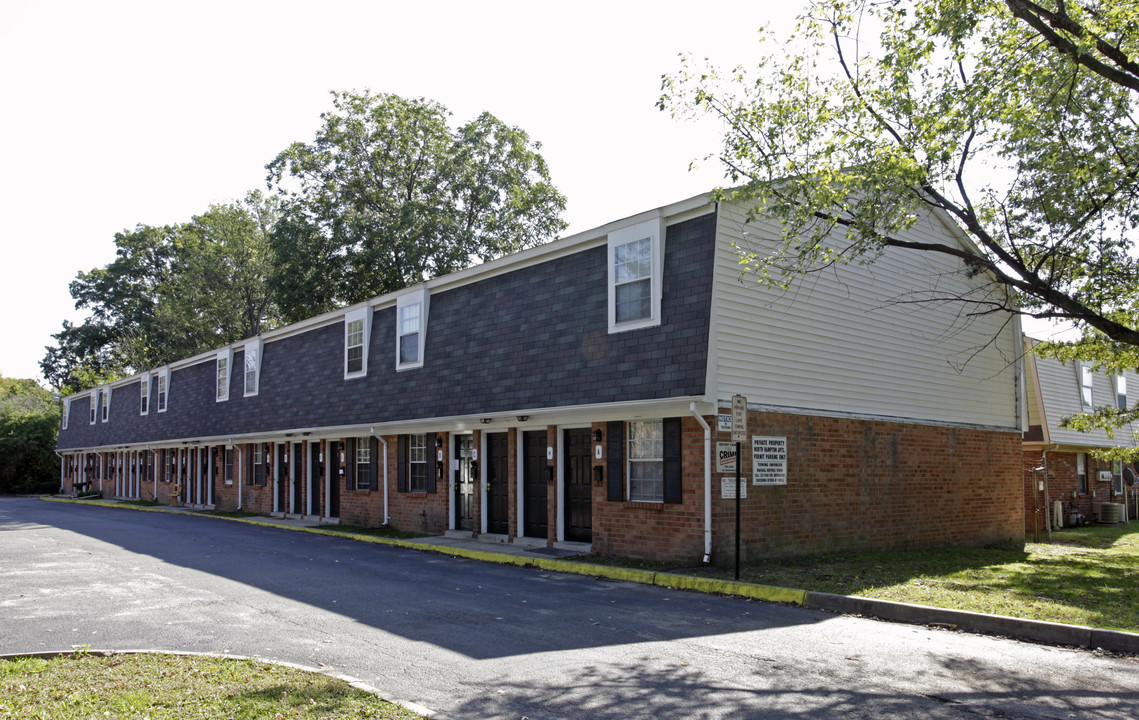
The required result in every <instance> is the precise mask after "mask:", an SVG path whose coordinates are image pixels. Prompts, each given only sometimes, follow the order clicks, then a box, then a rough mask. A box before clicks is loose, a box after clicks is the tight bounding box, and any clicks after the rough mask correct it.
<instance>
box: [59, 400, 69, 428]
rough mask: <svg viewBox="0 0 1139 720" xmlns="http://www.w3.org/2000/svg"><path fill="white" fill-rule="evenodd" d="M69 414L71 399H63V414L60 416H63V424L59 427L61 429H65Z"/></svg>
mask: <svg viewBox="0 0 1139 720" xmlns="http://www.w3.org/2000/svg"><path fill="white" fill-rule="evenodd" d="M70 414H71V401H70V400H64V401H63V416H62V417H63V421H62V422H63V426H62V427H61V428H60V429H61V430H66V429H67V416H68V415H70Z"/></svg>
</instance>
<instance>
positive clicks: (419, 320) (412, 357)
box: [396, 288, 428, 370]
mask: <svg viewBox="0 0 1139 720" xmlns="http://www.w3.org/2000/svg"><path fill="white" fill-rule="evenodd" d="M427 303H428V295H427V289H426V288H419V289H418V290H415V291H413V292H410V293H406V294H404V295H401V296H400V297H398V298H396V370H410V369H411V368H417V367H422V366H423V347H424V341H425V340H426V337H427Z"/></svg>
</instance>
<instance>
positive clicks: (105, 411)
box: [99, 387, 111, 422]
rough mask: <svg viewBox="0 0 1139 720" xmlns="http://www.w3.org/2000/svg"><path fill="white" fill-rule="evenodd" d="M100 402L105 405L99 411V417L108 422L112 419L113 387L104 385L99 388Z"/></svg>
mask: <svg viewBox="0 0 1139 720" xmlns="http://www.w3.org/2000/svg"><path fill="white" fill-rule="evenodd" d="M99 403H100V404H101V405H102V406H103V407H102V408H101V410H100V412H99V419H100V420H101V421H102V422H107V421H108V420H110V419H111V388H110V387H104V388H100V389H99Z"/></svg>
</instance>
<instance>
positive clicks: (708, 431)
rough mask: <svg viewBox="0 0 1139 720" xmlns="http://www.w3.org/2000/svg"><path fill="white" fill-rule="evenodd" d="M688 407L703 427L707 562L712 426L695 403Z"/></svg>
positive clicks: (706, 558) (708, 554)
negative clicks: (697, 410)
mask: <svg viewBox="0 0 1139 720" xmlns="http://www.w3.org/2000/svg"><path fill="white" fill-rule="evenodd" d="M688 409H689V410H690V411H691V412H692V416H693V417H695V418H696V422H698V423H700V427H702V428H704V563H705V564H707V563H708V562H710V561H711V558H712V428H710V427H708V423H706V422H704V417H703V416H702V415H700V413H698V412H696V403H690V404H689V406H688Z"/></svg>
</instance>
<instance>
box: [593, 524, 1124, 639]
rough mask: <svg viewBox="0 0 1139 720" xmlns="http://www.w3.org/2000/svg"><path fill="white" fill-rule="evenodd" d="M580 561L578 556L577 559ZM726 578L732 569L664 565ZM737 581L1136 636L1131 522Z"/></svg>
mask: <svg viewBox="0 0 1139 720" xmlns="http://www.w3.org/2000/svg"><path fill="white" fill-rule="evenodd" d="M583 559H584V558H583ZM592 560H593V561H594V562H605V563H615V564H631V565H632V566H634V567H645V568H649V569H657V570H665V569H668V570H670V571H671V572H680V573H689V574H698V575H708V576H713V577H720V578H725V579H730V578H732V577H733V574H734V567H732V566H729V567H711V568H682V569H675V568H666V567H664V565H663V564H654V563H621V562H620V561H619V560H616V559H614V558H598V557H594V558H592ZM740 580H743V581H745V582H753V583H760V584H763V585H777V586H781V587H789V588H797V589H802V590H815V591H819V592H829V593H838V594H841V595H858V596H862V597H872V598H881V599H884V600H897V601H901V602H910V603H917V604H921V605H933V606H936V607H944V608H955V609H959V610H973V611H976V612H983V613H992V614H997V615H1010V616H1012V617H1021V618H1028V619H1033V620H1051V621H1053V622H1061V623H1070V624H1076V625H1089V626H1092V627H1099V628H1109V629H1115V630H1127V631H1129V632H1139V523H1136V522H1131V523H1127V524H1124V525H1101V526H1089V527H1083V528H1073V529H1066V530H1062V531H1060V532H1055V533H1053V534H1052V542H1051V543H1028V544H1026V545H1025V546H1024V548H1023V549H1021V548H1019V547H1015V548H1014V547H1004V548H1000V547H998V548H966V549H948V550H926V551H920V552H863V553H848V552H844V553H834V554H828V555H813V556H808V557H800V558H786V559H775V560H767V561H763V562H758V563H753V564H747V565H745V566H743V568H742V569H741V572H740Z"/></svg>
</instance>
